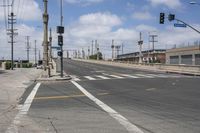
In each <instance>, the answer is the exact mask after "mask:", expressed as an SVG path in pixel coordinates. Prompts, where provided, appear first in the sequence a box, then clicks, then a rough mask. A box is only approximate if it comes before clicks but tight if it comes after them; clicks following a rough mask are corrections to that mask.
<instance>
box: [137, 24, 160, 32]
mask: <svg viewBox="0 0 200 133" xmlns="http://www.w3.org/2000/svg"><path fill="white" fill-rule="evenodd" d="M135 29H136V30H137V31H143V32H151V31H157V30H158V29H157V28H155V27H153V26H149V25H144V24H141V25H138V26H136V27H135Z"/></svg>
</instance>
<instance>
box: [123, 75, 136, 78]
mask: <svg viewBox="0 0 200 133" xmlns="http://www.w3.org/2000/svg"><path fill="white" fill-rule="evenodd" d="M120 75H122V76H124V77H129V78H139V77H137V76H133V75H129V74H120Z"/></svg>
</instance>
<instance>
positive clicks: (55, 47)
mask: <svg viewBox="0 0 200 133" xmlns="http://www.w3.org/2000/svg"><path fill="white" fill-rule="evenodd" d="M51 48H52V49H56V50H60V47H59V46H52V47H51Z"/></svg>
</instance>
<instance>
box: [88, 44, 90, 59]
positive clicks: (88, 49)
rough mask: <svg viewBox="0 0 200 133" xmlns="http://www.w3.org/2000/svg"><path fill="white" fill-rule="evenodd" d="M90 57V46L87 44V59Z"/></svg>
mask: <svg viewBox="0 0 200 133" xmlns="http://www.w3.org/2000/svg"><path fill="white" fill-rule="evenodd" d="M89 59H90V46H88V60H89Z"/></svg>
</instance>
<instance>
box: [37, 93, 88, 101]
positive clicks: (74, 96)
mask: <svg viewBox="0 0 200 133" xmlns="http://www.w3.org/2000/svg"><path fill="white" fill-rule="evenodd" d="M76 97H85V95H84V94H80V95H70V96H49V97H35V98H34V99H35V100H45V99H64V98H76Z"/></svg>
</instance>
